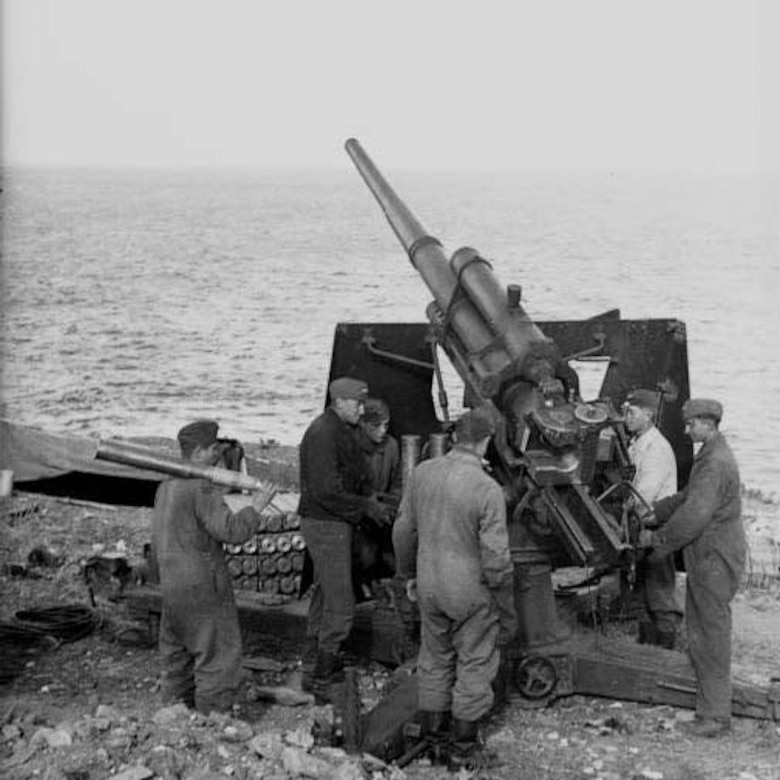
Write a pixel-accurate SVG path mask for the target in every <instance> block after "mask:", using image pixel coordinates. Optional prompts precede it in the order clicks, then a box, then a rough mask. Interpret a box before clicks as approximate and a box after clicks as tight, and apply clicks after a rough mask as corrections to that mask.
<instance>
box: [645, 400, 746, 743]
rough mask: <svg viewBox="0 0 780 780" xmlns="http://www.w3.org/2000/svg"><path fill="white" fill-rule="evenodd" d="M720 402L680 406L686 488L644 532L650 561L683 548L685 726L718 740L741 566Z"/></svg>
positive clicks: (658, 508) (735, 495) (734, 486)
mask: <svg viewBox="0 0 780 780" xmlns="http://www.w3.org/2000/svg"><path fill="white" fill-rule="evenodd" d="M722 416H723V407H722V406H721V404H720V403H718V402H717V401H713V400H710V399H703V398H696V399H691V400H689V401H686V403H685V405H684V406H683V419H684V420H685V427H686V431H687V433H688V436H690V438H691V440H692V441H693V443H694V444H697V443H698V444H700V445H701V448H700V449H699V451H698V452H697V454H696V456H695V457H694V462H693V468H692V470H691V475H690V478H689V480H688V484H687V486H686V488H685V490H683V491H681V492H680V493H676V494H675V495H673V496H670V497H669V498H665V499H662V500H661V501H659V502H657V503H656V504H655V507H654V509H655V515H656V518H657V520H658V522H659V523H660V524H661V528H660V530H658V531H654V532H648V531H644V532H643V534H642V535H643V537H644V539H643V540H642V541H643V542H644V543H645V544H646V545H647V546H650V547H652V548H653V552H652V554H651V560H653V559H655V560H660V559H663V558H664V557H665V556H667V555H669V553H673V552H674V551H676V550H682V551H683V558H684V560H685V570H686V572H687V575H688V576H687V586H686V598H685V622H686V626H687V629H688V639H689V645H690V646H689V653H690V656H691V661H692V663H693V667H694V670H695V671H696V678H697V681H698V690H697V694H696V719H695V720H694V721H693V722H692V723H690V724H684V726H683V728H684V729H685V730H686V731H688V732H689V733H691V734H692V735H696V736H704V737H716V736H719V735H721V734H724V733H725V732H727V731H728V730H729V729H730V727H731V600H732V599H733V598H734V594H735V593H736V591H737V588H738V586H739V583H740V580H741V578H742V575H743V573H744V571H745V557H746V542H745V530H744V528H743V526H742V519H741V499H740V479H739V470H738V468H737V463H736V460H735V459H734V455H733V453H732V452H731V448H730V447H729V445H728V443H727V442H726V439H725V438H724V437H723V435H722V434H721V433H720V431H719V430H718V426H719V424H720V420H721V418H722Z"/></svg>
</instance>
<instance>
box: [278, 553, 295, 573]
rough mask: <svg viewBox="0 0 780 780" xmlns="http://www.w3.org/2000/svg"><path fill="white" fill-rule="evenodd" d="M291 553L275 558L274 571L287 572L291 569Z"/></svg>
mask: <svg viewBox="0 0 780 780" xmlns="http://www.w3.org/2000/svg"><path fill="white" fill-rule="evenodd" d="M291 559H292V555H280V556H279V557H278V558H277V559H276V571H278V572H279V574H289V573H290V572H291V571H292V560H291Z"/></svg>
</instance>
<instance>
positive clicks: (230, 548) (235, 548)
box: [225, 544, 241, 555]
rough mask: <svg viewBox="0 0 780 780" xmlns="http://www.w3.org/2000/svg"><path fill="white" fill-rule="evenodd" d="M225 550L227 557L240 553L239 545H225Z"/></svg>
mask: <svg viewBox="0 0 780 780" xmlns="http://www.w3.org/2000/svg"><path fill="white" fill-rule="evenodd" d="M225 550H227V552H228V555H238V554H239V553H240V552H241V545H240V544H226V545H225Z"/></svg>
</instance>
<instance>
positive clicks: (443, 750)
mask: <svg viewBox="0 0 780 780" xmlns="http://www.w3.org/2000/svg"><path fill="white" fill-rule="evenodd" d="M417 719H418V721H419V723H420V726H421V727H422V736H423V739H427V740H428V742H429V748H428V754H429V756H430V759H431V763H432V764H433V765H434V766H444V765H445V764H446V763H447V760H448V758H449V750H448V743H449V731H450V713H449V712H445V711H441V710H420V712H419V714H418V716H417Z"/></svg>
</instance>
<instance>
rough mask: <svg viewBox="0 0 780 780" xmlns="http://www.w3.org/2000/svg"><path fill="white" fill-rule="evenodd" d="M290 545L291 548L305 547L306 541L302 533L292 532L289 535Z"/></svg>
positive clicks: (300, 548) (301, 548)
mask: <svg viewBox="0 0 780 780" xmlns="http://www.w3.org/2000/svg"><path fill="white" fill-rule="evenodd" d="M290 545H291V546H292V548H293V550H305V549H306V541H305V540H304V538H303V535H302V534H293V535H292V536H291V537H290Z"/></svg>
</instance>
